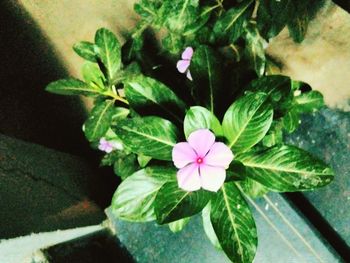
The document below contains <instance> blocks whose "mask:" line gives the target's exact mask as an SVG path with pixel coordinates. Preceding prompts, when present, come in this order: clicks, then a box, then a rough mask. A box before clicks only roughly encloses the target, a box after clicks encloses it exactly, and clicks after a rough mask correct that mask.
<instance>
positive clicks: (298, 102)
mask: <svg viewBox="0 0 350 263" xmlns="http://www.w3.org/2000/svg"><path fill="white" fill-rule="evenodd" d="M321 2H322V1H321ZM321 2H320V1H301V0H298V1H283V0H282V1H257V0H256V1H253V0H243V1H223V0H217V1H196V0H177V1H170V0H169V1H158V0H153V1H152V0H141V1H139V2H138V3H136V4H135V11H136V12H137V13H138V14H139V15H140V18H141V19H140V21H139V22H138V23H137V25H136V26H135V28H134V29H133V30H131V32H130V34H129V35H128V37H127V41H126V42H125V43H124V45H121V44H120V42H119V41H118V39H117V38H116V36H115V35H114V34H113V33H112V32H111V31H109V30H108V29H105V28H101V29H99V30H97V32H96V34H95V39H94V43H92V42H87V41H82V42H79V43H77V44H76V45H74V47H73V48H74V50H75V51H76V53H77V54H78V55H80V56H81V57H83V58H84V59H86V60H87V62H86V64H85V65H84V66H83V68H82V75H83V77H84V81H82V80H78V79H74V78H69V79H62V80H58V81H55V82H53V83H50V84H49V85H48V86H47V90H48V91H50V92H53V93H57V94H62V95H84V96H89V97H92V98H93V100H94V107H93V109H92V110H91V113H90V116H89V118H88V119H87V121H86V122H85V124H84V125H83V130H84V133H85V136H86V138H87V139H88V140H89V141H90V142H91V145H92V146H93V147H95V148H96V149H99V150H101V151H103V152H105V156H104V157H103V159H102V165H111V166H113V169H114V171H115V173H116V174H117V175H118V176H120V177H121V178H122V180H123V181H122V183H121V184H120V185H119V187H118V189H117V190H116V192H115V195H114V197H113V200H112V205H111V211H112V212H113V213H114V214H115V215H116V216H117V217H118V218H120V219H123V220H128V221H134V222H148V221H152V220H156V221H157V222H158V223H159V224H168V225H169V227H170V229H171V230H172V231H179V230H181V229H182V228H183V227H184V226H185V225H186V223H187V222H188V221H189V220H190V218H191V216H193V215H195V214H197V213H200V212H202V215H203V217H204V220H203V222H204V228H205V232H206V233H207V235H208V237H209V239H210V240H211V241H212V242H213V243H214V245H216V246H217V247H221V248H222V249H223V251H224V252H225V253H226V255H227V256H228V257H229V258H230V259H231V260H232V261H233V262H252V261H253V259H254V255H255V252H256V247H257V233H256V227H255V222H254V218H253V216H252V214H251V211H250V208H249V205H248V204H247V202H246V201H245V196H248V197H254V198H255V197H258V196H261V195H264V194H266V193H267V192H269V191H275V192H295V191H306V190H313V189H315V188H318V187H322V186H324V185H327V184H328V183H330V182H331V181H332V179H333V177H334V174H333V172H332V169H331V168H329V167H328V166H327V165H326V164H325V163H323V162H322V161H320V160H318V159H316V158H315V157H313V156H312V155H311V154H309V153H307V152H306V151H304V150H301V149H299V148H297V147H294V146H290V145H286V144H284V143H283V133H284V132H287V133H290V132H292V131H294V130H295V129H296V128H297V126H298V124H299V117H300V114H301V113H303V112H312V111H315V110H317V109H318V108H320V107H321V106H322V105H323V97H322V95H321V94H320V93H319V92H317V91H313V90H311V89H310V88H309V86H308V85H307V84H306V83H302V82H300V81H295V80H291V79H290V78H289V77H287V76H282V75H278V74H276V72H277V71H278V67H279V65H278V63H277V62H276V61H273V59H272V58H270V57H268V56H267V55H266V53H265V47H266V45H267V42H268V41H269V39H270V38H272V37H274V36H276V35H277V34H278V33H279V32H280V31H281V30H282V29H283V28H284V27H285V26H288V29H289V32H290V35H291V36H292V37H293V39H294V40H295V41H297V42H301V41H302V40H303V38H304V35H305V33H306V30H307V25H308V21H309V20H310V19H311V18H312V17H313V15H314V14H315V12H316V10H317V9H318V8H319V6H320V5H321V4H322V3H321ZM154 32H157V34H154ZM159 39H160V40H159Z"/></svg>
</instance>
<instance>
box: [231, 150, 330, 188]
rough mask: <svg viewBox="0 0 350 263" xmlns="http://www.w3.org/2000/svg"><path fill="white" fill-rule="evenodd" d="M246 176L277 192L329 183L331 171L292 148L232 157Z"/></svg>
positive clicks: (309, 156) (313, 158)
mask: <svg viewBox="0 0 350 263" xmlns="http://www.w3.org/2000/svg"><path fill="white" fill-rule="evenodd" d="M236 158H237V159H238V160H239V161H241V162H242V163H243V164H244V165H245V167H246V173H247V175H248V176H249V177H250V178H251V179H253V180H256V181H258V182H259V183H261V184H262V185H264V186H266V187H268V188H269V189H271V190H273V191H277V192H295V191H301V190H311V189H314V188H318V187H321V186H324V185H326V184H328V183H330V182H331V181H332V179H333V177H334V174H333V171H332V170H331V169H330V168H329V167H328V166H327V165H326V164H324V163H323V162H322V161H320V160H318V159H316V158H315V157H313V156H312V155H310V154H309V153H308V152H306V151H304V150H301V149H299V148H297V147H294V146H287V145H283V146H276V147H273V148H271V149H268V150H266V151H262V152H246V153H243V154H240V155H238V156H236Z"/></svg>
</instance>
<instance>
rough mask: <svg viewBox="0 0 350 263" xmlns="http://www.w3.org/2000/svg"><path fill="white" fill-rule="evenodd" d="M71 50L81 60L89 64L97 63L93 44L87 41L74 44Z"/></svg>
mask: <svg viewBox="0 0 350 263" xmlns="http://www.w3.org/2000/svg"><path fill="white" fill-rule="evenodd" d="M73 50H74V51H75V53H77V54H78V55H79V56H81V57H82V58H84V59H86V60H88V61H91V62H97V60H96V53H95V45H94V44H93V43H90V42H87V41H80V42H78V43H76V44H74V46H73Z"/></svg>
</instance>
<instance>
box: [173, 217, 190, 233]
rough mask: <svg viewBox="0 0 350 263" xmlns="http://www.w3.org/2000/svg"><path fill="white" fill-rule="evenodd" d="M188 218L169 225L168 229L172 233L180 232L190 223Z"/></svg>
mask: <svg viewBox="0 0 350 263" xmlns="http://www.w3.org/2000/svg"><path fill="white" fill-rule="evenodd" d="M190 219H191V218H190V217H186V218H182V219H180V220H177V221H174V222H171V223H169V229H170V231H171V232H173V233H178V232H180V231H181V230H182V229H183V228H184V227H185V226H186V225H187V224H188V222H189V221H190Z"/></svg>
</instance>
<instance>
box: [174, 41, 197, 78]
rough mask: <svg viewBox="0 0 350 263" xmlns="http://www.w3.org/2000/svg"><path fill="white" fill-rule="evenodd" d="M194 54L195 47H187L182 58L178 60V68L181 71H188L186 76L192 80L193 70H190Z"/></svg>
mask: <svg viewBox="0 0 350 263" xmlns="http://www.w3.org/2000/svg"><path fill="white" fill-rule="evenodd" d="M192 56H193V48H192V47H187V48H186V49H185V50H184V52H182V55H181V59H180V60H179V61H178V62H177V64H176V68H177V70H178V71H179V72H180V73H186V77H187V78H188V79H189V80H192V76H191V72H190V70H189V68H190V64H191V59H192Z"/></svg>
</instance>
